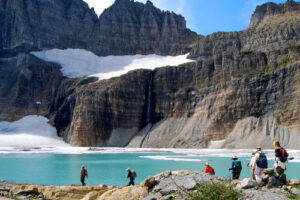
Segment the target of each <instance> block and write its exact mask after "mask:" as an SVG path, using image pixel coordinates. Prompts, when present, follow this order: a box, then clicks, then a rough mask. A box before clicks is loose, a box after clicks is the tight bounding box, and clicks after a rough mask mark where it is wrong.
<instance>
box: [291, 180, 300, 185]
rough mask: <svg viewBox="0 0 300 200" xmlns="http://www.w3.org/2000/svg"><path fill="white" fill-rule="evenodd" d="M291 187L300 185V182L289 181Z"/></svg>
mask: <svg viewBox="0 0 300 200" xmlns="http://www.w3.org/2000/svg"><path fill="white" fill-rule="evenodd" d="M289 185H300V180H298V179H291V180H290V181H289Z"/></svg>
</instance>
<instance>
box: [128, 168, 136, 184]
mask: <svg viewBox="0 0 300 200" xmlns="http://www.w3.org/2000/svg"><path fill="white" fill-rule="evenodd" d="M127 172H128V175H127V178H126V180H127V179H128V178H129V179H130V181H129V183H128V185H127V186H130V185H134V179H135V177H134V175H133V173H132V172H131V169H130V168H127Z"/></svg>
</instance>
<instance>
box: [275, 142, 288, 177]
mask: <svg viewBox="0 0 300 200" xmlns="http://www.w3.org/2000/svg"><path fill="white" fill-rule="evenodd" d="M273 146H274V149H275V152H274V154H275V161H274V169H275V170H276V172H277V174H279V175H281V174H283V173H284V171H285V170H286V164H285V163H286V161H287V159H288V153H287V152H286V150H285V149H284V148H282V147H281V146H280V143H279V141H277V140H275V141H274V142H273Z"/></svg>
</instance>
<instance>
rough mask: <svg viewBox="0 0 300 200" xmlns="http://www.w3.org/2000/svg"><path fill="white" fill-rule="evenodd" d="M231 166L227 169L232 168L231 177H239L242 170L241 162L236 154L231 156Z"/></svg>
mask: <svg viewBox="0 0 300 200" xmlns="http://www.w3.org/2000/svg"><path fill="white" fill-rule="evenodd" d="M231 160H232V167H231V168H229V169H228V170H232V179H239V178H240V174H241V171H242V163H241V161H239V160H238V158H237V157H236V156H234V157H232V159H231Z"/></svg>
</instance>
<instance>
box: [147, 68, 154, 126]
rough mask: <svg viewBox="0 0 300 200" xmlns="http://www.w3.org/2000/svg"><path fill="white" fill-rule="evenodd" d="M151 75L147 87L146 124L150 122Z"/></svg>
mask: <svg viewBox="0 0 300 200" xmlns="http://www.w3.org/2000/svg"><path fill="white" fill-rule="evenodd" d="M152 79H153V73H151V77H150V81H149V86H148V95H147V110H146V122H147V124H148V123H150V121H151V93H152V81H153V80H152Z"/></svg>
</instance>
